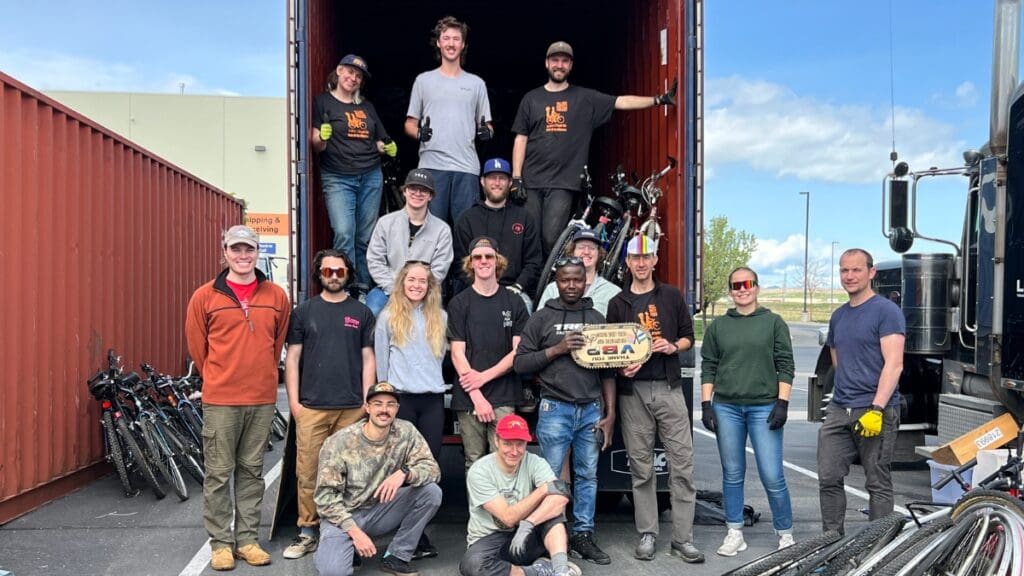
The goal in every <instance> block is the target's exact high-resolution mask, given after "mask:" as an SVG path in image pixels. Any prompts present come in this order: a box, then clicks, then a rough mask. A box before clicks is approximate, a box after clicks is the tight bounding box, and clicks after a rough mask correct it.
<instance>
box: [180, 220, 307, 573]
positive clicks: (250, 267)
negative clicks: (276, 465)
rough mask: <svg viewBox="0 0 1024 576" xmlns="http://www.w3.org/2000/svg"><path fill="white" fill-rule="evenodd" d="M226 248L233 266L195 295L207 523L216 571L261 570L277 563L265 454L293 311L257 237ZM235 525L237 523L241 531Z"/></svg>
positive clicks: (190, 320)
mask: <svg viewBox="0 0 1024 576" xmlns="http://www.w3.org/2000/svg"><path fill="white" fill-rule="evenodd" d="M222 247H223V249H224V261H225V262H226V263H227V268H225V269H224V270H223V271H222V272H221V273H220V274H218V275H217V277H216V278H215V279H214V280H212V281H210V282H208V283H206V284H204V285H202V286H200V287H199V289H197V290H196V291H195V293H194V294H192V299H191V300H190V301H189V303H188V312H187V314H186V316H185V337H186V339H187V340H188V350H189V353H190V354H191V355H192V359H193V360H194V361H195V363H196V367H197V368H198V369H199V372H200V374H202V376H203V417H204V423H203V451H204V456H205V460H206V479H205V482H204V483H203V522H204V524H205V525H206V531H207V532H208V533H209V535H210V547H211V548H212V550H213V557H212V559H211V562H210V565H211V567H212V568H213V569H214V570H231V569H232V568H234V567H235V556H237V557H239V558H241V559H243V560H245V561H246V562H247V563H249V564H251V565H253V566H263V565H266V564H270V555H269V554H267V553H266V552H265V551H264V550H263V549H262V548H260V545H259V544H258V543H257V536H258V530H259V526H260V511H261V509H262V505H263V490H264V485H263V453H264V451H265V449H266V445H267V439H268V437H269V436H270V424H271V422H272V421H273V419H274V405H275V404H276V402H277V385H278V381H277V380H278V378H277V376H278V371H277V364H278V361H279V359H280V357H281V348H282V347H283V346H284V339H285V335H286V334H287V331H288V315H289V312H290V306H289V305H288V296H287V294H285V292H284V290H282V289H281V288H280V287H279V286H277V285H276V284H274V283H273V282H268V281H267V277H266V276H265V275H264V274H263V273H262V272H260V271H259V270H258V269H257V268H256V262H257V258H258V255H259V236H257V234H256V232H254V231H253V230H252V229H251V228H249V227H247V226H241V225H239V226H232V227H231V228H230V229H229V230H228V231H227V232H225V233H224V241H223V243H222ZM232 476H233V477H234V479H235V494H234V499H233V500H232V497H231V478H232ZM232 519H236V520H237V521H236V523H235V530H234V533H232V529H231V521H232Z"/></svg>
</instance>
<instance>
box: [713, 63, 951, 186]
mask: <svg viewBox="0 0 1024 576" xmlns="http://www.w3.org/2000/svg"><path fill="white" fill-rule="evenodd" d="M968 92H969V90H968V89H966V88H965V94H967V93H968ZM707 94H708V96H707V98H706V100H705V106H706V112H705V117H706V122H705V125H706V127H707V134H706V149H705V157H706V158H707V160H708V165H709V166H711V167H712V168H713V169H714V168H719V169H720V167H721V165H723V164H729V163H743V164H747V165H749V166H751V167H753V168H754V169H756V170H761V171H766V172H771V173H774V174H775V175H776V176H777V177H786V176H793V177H796V178H798V179H801V180H806V181H824V182H835V183H856V184H862V183H877V182H880V181H881V179H882V177H883V176H884V175H885V174H886V173H887V172H888V171H889V170H890V168H891V165H890V164H889V161H888V156H889V155H888V151H889V149H890V148H891V143H892V120H891V118H892V116H891V112H890V110H889V109H888V108H887V107H886V108H885V109H874V108H871V107H869V106H862V105H860V106H855V105H837V104H833V103H830V102H824V101H820V100H816V99H814V98H808V97H801V96H799V95H797V94H796V93H794V92H793V91H792V90H790V89H789V88H787V87H785V86H781V85H778V84H773V83H771V82H765V81H754V80H748V79H745V78H741V77H738V76H732V77H728V78H719V79H713V80H710V81H708V85H707ZM895 116H896V138H897V148H898V151H899V153H900V158H901V159H902V160H905V161H907V162H909V163H910V166H911V167H914V168H927V167H931V166H951V165H957V164H959V163H960V162H961V160H960V152H961V151H962V150H963V149H964V148H965V144H964V143H963V142H960V141H957V140H956V139H955V138H954V133H953V127H952V126H950V125H947V124H945V123H943V122H940V121H938V120H936V119H934V118H929V117H928V116H926V115H925V114H924V113H923V112H922V111H920V110H916V109H911V108H896V111H895Z"/></svg>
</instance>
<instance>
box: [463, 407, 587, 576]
mask: <svg viewBox="0 0 1024 576" xmlns="http://www.w3.org/2000/svg"><path fill="white" fill-rule="evenodd" d="M495 435H496V436H497V444H498V451H497V452H495V453H492V454H488V455H487V456H484V457H483V458H481V459H479V460H477V461H476V463H474V464H473V466H472V467H471V468H470V469H469V473H468V475H467V476H466V487H467V489H468V490H469V525H468V527H467V529H466V540H467V542H468V546H469V547H468V548H467V549H466V554H465V555H464V556H463V557H462V563H461V564H460V565H459V572H460V573H461V574H462V575H463V576H506V575H509V574H525V575H527V576H549V575H558V576H565V575H579V574H580V570H579V568H578V567H577V566H576V565H575V564H572V563H571V562H569V559H568V555H567V550H568V536H567V534H566V529H565V505H566V504H567V503H568V502H569V492H568V488H567V487H566V485H565V483H564V482H562V481H561V480H558V479H557V478H555V473H554V472H552V471H551V467H550V466H548V464H547V462H546V461H545V460H544V459H543V458H541V457H540V456H537V455H536V454H533V453H531V452H528V451H527V450H526V444H527V443H528V442H530V441H532V440H533V438H532V437H531V436H530V429H529V427H528V426H527V424H526V420H523V418H522V417H521V416H517V415H515V414H509V415H507V416H505V417H504V418H502V419H501V420H500V421H499V422H498V426H497V428H496V431H495ZM547 556H549V557H550V559H549V558H547Z"/></svg>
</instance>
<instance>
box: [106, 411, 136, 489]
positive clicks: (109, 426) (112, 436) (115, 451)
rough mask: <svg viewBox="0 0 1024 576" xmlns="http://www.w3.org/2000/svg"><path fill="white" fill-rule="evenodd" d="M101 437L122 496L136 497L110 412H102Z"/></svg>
mask: <svg viewBox="0 0 1024 576" xmlns="http://www.w3.org/2000/svg"><path fill="white" fill-rule="evenodd" d="M100 422H102V424H103V436H104V437H105V438H106V439H107V458H108V459H109V460H110V463H111V464H113V465H114V470H115V471H117V478H118V479H119V480H120V481H121V486H123V487H124V495H125V496H128V497H129V498H130V497H132V496H136V495H138V491H137V490H135V488H133V487H132V481H131V478H130V477H129V476H128V465H127V464H125V462H124V453H122V452H121V442H120V441H118V439H117V432H115V431H114V418H113V417H112V416H111V415H110V412H106V411H104V412H103V419H102V420H101V421H100Z"/></svg>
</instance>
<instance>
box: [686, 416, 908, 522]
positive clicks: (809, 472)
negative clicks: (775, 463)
mask: <svg viewBox="0 0 1024 576" xmlns="http://www.w3.org/2000/svg"><path fill="white" fill-rule="evenodd" d="M699 414H700V413H699V411H698V412H694V415H693V417H694V419H695V420H696V419H699V418H700V416H699ZM693 431H694V432H697V433H699V434H701V435H703V436H707V437H708V438H714V437H715V435H714V434H712V433H711V432H708V431H707V430H701V429H700V428H697V427H694V429H693ZM747 452H749V453H751V454H753V453H754V449H753V448H751V447H750V446H747ZM782 465H783V466H785V467H786V468H789V469H790V470H792V471H794V472H797V473H799V474H803V475H804V476H807V477H808V478H810V479H812V480H817V479H818V474H817V473H816V472H814V471H812V470H808V469H807V468H804V467H803V466H797V465H796V464H793V463H792V462H787V461H785V460H783V461H782ZM844 488H845V489H846V492H847V493H848V494H852V495H854V496H856V497H858V498H860V499H862V500H869V499H870V496H869V495H868V493H867V492H864V491H862V490H857V489H856V488H851V487H849V486H845V487H844ZM893 509H894V510H895V511H896V512H899V513H900V514H906V515H909V514H910V511H908V510H907V509H906V508H904V507H902V506H895V507H894V508H893Z"/></svg>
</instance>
